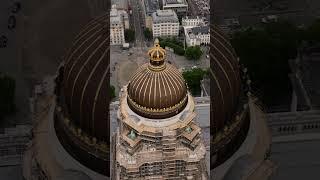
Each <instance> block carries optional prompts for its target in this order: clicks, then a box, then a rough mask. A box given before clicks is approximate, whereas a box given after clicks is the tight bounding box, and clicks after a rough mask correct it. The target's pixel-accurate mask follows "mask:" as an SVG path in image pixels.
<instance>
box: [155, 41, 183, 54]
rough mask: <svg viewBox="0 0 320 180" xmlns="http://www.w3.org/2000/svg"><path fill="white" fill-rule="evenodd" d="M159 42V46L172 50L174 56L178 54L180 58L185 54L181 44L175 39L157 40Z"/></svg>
mask: <svg viewBox="0 0 320 180" xmlns="http://www.w3.org/2000/svg"><path fill="white" fill-rule="evenodd" d="M159 41H160V46H161V47H163V48H165V47H167V46H168V47H170V48H172V49H173V51H174V53H175V54H178V55H180V56H183V55H184V54H185V50H184V48H183V44H182V43H181V42H180V41H178V40H177V39H176V38H174V37H172V38H164V39H163V38H159Z"/></svg>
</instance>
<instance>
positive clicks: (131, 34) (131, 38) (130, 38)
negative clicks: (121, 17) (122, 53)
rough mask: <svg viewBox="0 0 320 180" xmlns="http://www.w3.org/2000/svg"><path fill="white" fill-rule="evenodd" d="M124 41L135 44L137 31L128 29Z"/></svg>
mask: <svg viewBox="0 0 320 180" xmlns="http://www.w3.org/2000/svg"><path fill="white" fill-rule="evenodd" d="M124 39H125V40H126V41H127V42H133V41H134V40H135V31H134V30H133V29H126V30H125V31H124Z"/></svg>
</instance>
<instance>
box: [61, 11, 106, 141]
mask: <svg viewBox="0 0 320 180" xmlns="http://www.w3.org/2000/svg"><path fill="white" fill-rule="evenodd" d="M108 24H109V16H108V15H104V16H101V17H99V18H97V19H94V20H93V21H91V22H90V23H89V24H88V25H87V26H86V27H84V29H83V30H82V31H81V32H80V34H79V35H78V36H77V37H76V39H75V41H74V43H73V46H72V48H71V50H70V51H69V53H68V54H67V56H66V57H65V60H64V61H65V65H64V77H63V87H64V91H63V93H64V97H65V103H66V105H67V108H68V114H69V118H70V120H71V121H72V122H73V123H75V124H76V125H77V126H78V127H79V128H81V130H82V131H83V132H85V133H87V134H88V135H90V136H92V137H95V138H97V139H99V140H103V141H107V140H108V141H109V137H108V134H107V133H106V130H107V129H109V114H108V111H107V109H108V107H109V95H108V93H109V92H110V91H109V75H108V72H109V55H110V51H109V44H110V42H109V41H110V39H109V27H108Z"/></svg>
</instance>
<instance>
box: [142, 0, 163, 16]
mask: <svg viewBox="0 0 320 180" xmlns="http://www.w3.org/2000/svg"><path fill="white" fill-rule="evenodd" d="M144 5H145V10H146V14H147V15H148V16H151V15H152V13H154V12H156V11H157V10H158V9H160V6H159V1H154V0H145V1H144Z"/></svg>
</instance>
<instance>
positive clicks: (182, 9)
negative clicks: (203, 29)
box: [161, 0, 188, 18]
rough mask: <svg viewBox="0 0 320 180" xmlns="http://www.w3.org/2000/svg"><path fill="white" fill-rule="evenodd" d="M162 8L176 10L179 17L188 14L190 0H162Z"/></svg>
mask: <svg viewBox="0 0 320 180" xmlns="http://www.w3.org/2000/svg"><path fill="white" fill-rule="evenodd" d="M161 8H162V10H168V9H171V10H174V11H175V12H176V13H177V15H178V17H179V18H182V17H184V16H186V15H187V12H188V2H187V1H186V0H161Z"/></svg>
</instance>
